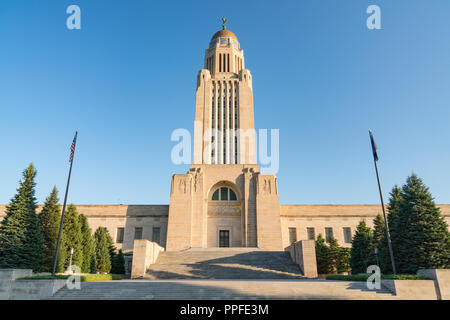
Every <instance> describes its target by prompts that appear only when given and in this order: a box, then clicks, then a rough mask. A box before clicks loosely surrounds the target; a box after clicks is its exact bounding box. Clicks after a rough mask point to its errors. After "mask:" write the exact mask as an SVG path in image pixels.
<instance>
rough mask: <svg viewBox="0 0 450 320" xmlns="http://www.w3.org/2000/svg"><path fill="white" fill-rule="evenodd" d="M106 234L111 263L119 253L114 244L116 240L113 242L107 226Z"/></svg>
mask: <svg viewBox="0 0 450 320" xmlns="http://www.w3.org/2000/svg"><path fill="white" fill-rule="evenodd" d="M105 234H106V242H107V244H108V251H109V256H110V259H111V263H112V261H113V260H114V257H115V256H116V255H117V254H116V247H115V246H114V242H113V239H112V237H111V235H110V234H109V231H108V228H105Z"/></svg>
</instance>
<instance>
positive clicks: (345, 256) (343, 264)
mask: <svg viewBox="0 0 450 320" xmlns="http://www.w3.org/2000/svg"><path fill="white" fill-rule="evenodd" d="M336 271H337V272H338V273H341V272H349V271H350V248H344V247H339V255H338V259H337V262H336Z"/></svg>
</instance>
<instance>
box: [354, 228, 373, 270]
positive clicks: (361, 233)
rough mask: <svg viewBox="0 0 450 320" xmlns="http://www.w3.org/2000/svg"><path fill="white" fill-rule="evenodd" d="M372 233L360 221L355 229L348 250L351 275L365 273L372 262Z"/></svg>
mask: <svg viewBox="0 0 450 320" xmlns="http://www.w3.org/2000/svg"><path fill="white" fill-rule="evenodd" d="M372 241H373V233H372V230H371V229H370V228H369V227H367V225H366V222H365V221H364V220H362V221H361V222H360V223H359V224H358V227H357V228H356V233H355V236H354V237H353V241H352V248H351V250H350V267H351V270H352V274H358V273H366V272H367V267H368V266H370V265H372V264H374V263H373V262H374V261H373V260H374V259H373V248H372Z"/></svg>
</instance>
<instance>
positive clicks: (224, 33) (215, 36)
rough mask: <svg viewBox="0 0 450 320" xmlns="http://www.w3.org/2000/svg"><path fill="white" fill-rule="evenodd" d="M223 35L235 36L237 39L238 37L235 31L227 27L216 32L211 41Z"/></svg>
mask: <svg viewBox="0 0 450 320" xmlns="http://www.w3.org/2000/svg"><path fill="white" fill-rule="evenodd" d="M222 36H223V37H233V38H235V39H236V40H237V37H236V35H235V34H234V33H233V32H231V31H230V30H227V29H222V30H219V31H217V32H216V33H214V35H213V37H212V38H211V41H213V40H214V39H215V38H218V37H222Z"/></svg>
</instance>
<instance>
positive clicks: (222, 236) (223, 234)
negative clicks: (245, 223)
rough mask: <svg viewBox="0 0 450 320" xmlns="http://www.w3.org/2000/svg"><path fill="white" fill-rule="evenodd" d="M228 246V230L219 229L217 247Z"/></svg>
mask: <svg viewBox="0 0 450 320" xmlns="http://www.w3.org/2000/svg"><path fill="white" fill-rule="evenodd" d="M229 246H230V231H229V230H219V247H220V248H228V247H229Z"/></svg>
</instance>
